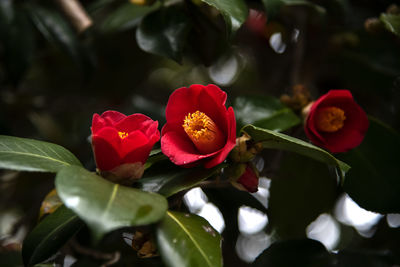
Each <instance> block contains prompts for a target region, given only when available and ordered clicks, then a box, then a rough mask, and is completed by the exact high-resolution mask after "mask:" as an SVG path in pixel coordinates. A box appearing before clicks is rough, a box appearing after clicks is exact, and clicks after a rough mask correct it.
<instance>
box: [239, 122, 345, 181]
mask: <svg viewBox="0 0 400 267" xmlns="http://www.w3.org/2000/svg"><path fill="white" fill-rule="evenodd" d="M242 131H243V132H246V133H247V134H249V135H250V136H251V138H252V139H253V140H254V141H255V142H262V144H263V147H264V148H271V149H280V150H285V151H291V152H295V153H298V154H301V155H304V156H307V157H310V158H312V159H315V160H317V161H320V162H323V163H326V164H328V165H332V166H335V167H337V168H339V169H340V170H338V175H339V177H340V178H341V179H343V177H344V175H345V174H346V172H347V171H348V170H349V169H350V166H349V165H347V164H346V163H344V162H342V161H340V160H338V159H336V158H335V157H334V156H332V155H331V154H330V153H328V152H326V151H325V150H323V149H321V148H319V147H317V146H314V145H312V144H310V143H307V142H304V141H302V140H300V139H297V138H294V137H291V136H288V135H286V134H282V133H277V132H274V131H270V130H267V129H262V128H258V127H255V126H253V125H247V126H245V127H244V128H243V129H242Z"/></svg>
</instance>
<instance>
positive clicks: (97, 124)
mask: <svg viewBox="0 0 400 267" xmlns="http://www.w3.org/2000/svg"><path fill="white" fill-rule="evenodd" d="M157 127H158V122H157V121H153V120H151V119H150V118H149V117H147V116H145V115H143V114H133V115H130V116H125V115H124V114H122V113H119V112H117V111H111V110H110V111H106V112H104V113H103V114H101V115H99V114H94V115H93V120H92V147H93V152H94V156H95V160H96V165H97V168H98V169H99V170H101V171H110V170H112V169H114V168H116V167H118V166H120V165H122V164H126V163H136V162H140V163H142V164H144V163H145V162H146V160H147V158H148V156H149V153H150V151H151V149H152V147H153V145H154V144H155V143H156V142H157V141H158V140H160V132H159V131H158V129H157Z"/></svg>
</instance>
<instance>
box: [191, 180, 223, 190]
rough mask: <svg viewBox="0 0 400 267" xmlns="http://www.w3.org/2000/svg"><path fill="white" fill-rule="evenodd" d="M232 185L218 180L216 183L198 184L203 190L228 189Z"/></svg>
mask: <svg viewBox="0 0 400 267" xmlns="http://www.w3.org/2000/svg"><path fill="white" fill-rule="evenodd" d="M230 184H231V182H230V181H227V180H226V181H221V180H216V181H204V182H201V183H199V184H198V186H199V187H202V188H223V187H227V186H229V185H230Z"/></svg>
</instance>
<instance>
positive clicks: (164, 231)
mask: <svg viewBox="0 0 400 267" xmlns="http://www.w3.org/2000/svg"><path fill="white" fill-rule="evenodd" d="M157 241H158V246H159V248H160V252H161V255H162V257H163V259H164V261H165V263H166V264H167V265H168V266H170V267H187V266H191V267H196V266H198V267H206V266H208V267H218V266H221V267H222V255H221V237H220V235H219V233H218V232H217V231H216V230H214V229H213V228H212V227H211V226H210V224H209V223H208V222H207V221H206V220H205V219H203V218H202V217H199V216H197V215H194V214H183V213H180V212H172V211H168V212H167V214H166V216H165V217H164V219H163V220H162V221H161V224H160V225H159V226H158V229H157Z"/></svg>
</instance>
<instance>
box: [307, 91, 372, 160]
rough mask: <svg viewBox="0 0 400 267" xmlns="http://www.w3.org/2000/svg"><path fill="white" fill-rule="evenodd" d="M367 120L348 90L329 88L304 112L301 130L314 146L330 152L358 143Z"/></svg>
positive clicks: (365, 128) (351, 146)
mask: <svg viewBox="0 0 400 267" xmlns="http://www.w3.org/2000/svg"><path fill="white" fill-rule="evenodd" d="M368 126H369V122H368V118H367V115H366V114H365V112H364V110H363V109H362V108H361V107H360V106H359V105H358V104H357V103H356V102H355V101H354V99H353V96H352V95H351V93H350V91H348V90H330V91H329V92H328V93H327V94H325V95H323V96H321V97H320V98H319V99H318V100H317V101H315V102H314V103H313V104H312V106H311V108H310V111H309V113H308V115H307V118H306V122H305V132H306V134H307V136H308V138H309V139H310V140H311V142H313V143H314V144H316V145H317V146H320V147H323V148H325V149H327V150H329V151H330V152H332V153H339V152H345V151H348V150H350V149H352V148H355V147H357V146H358V145H359V144H361V142H362V140H363V139H364V135H365V133H366V131H367V129H368Z"/></svg>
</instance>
